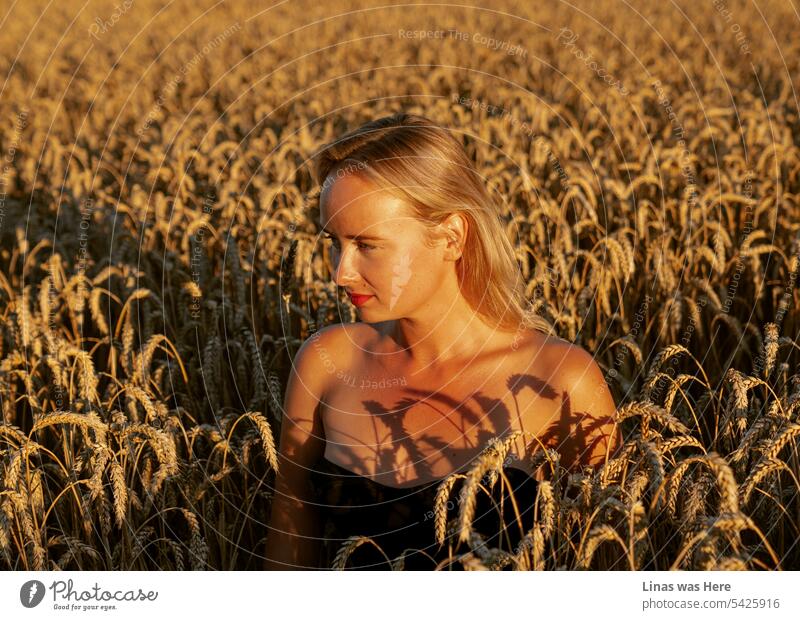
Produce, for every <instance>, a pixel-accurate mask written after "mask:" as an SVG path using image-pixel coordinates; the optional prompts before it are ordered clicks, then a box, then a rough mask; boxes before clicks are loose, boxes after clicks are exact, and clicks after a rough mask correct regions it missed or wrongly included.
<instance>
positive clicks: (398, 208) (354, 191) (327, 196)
mask: <svg viewBox="0 0 800 620" xmlns="http://www.w3.org/2000/svg"><path fill="white" fill-rule="evenodd" d="M410 216H411V212H410V209H409V208H408V205H407V203H406V202H405V201H403V200H401V199H400V198H398V197H396V196H394V195H392V194H390V193H389V192H387V191H385V190H383V189H381V188H378V187H377V186H375V185H374V184H373V183H370V182H368V181H365V180H363V179H361V178H359V177H358V176H356V175H353V174H351V175H347V176H345V177H342V178H339V179H336V180H335V181H334V182H333V183H332V184H330V185H329V186H327V187H325V188H324V189H323V191H322V194H321V195H320V224H321V225H322V226H323V227H324V228H328V227H329V225H330V224H333V223H336V225H340V224H348V223H362V224H367V225H370V224H376V225H377V224H381V223H383V222H391V221H402V220H407V218H409V217H410Z"/></svg>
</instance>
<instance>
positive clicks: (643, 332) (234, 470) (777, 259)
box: [0, 0, 800, 570]
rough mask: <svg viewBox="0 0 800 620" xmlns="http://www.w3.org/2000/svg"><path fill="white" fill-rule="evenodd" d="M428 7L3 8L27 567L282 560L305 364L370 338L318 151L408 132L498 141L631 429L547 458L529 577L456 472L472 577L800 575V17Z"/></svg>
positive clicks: (441, 498) (10, 406) (496, 169)
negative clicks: (273, 514)
mask: <svg viewBox="0 0 800 620" xmlns="http://www.w3.org/2000/svg"><path fill="white" fill-rule="evenodd" d="M414 4H415V5H414V6H411V5H409V4H402V5H399V4H398V5H393V4H391V3H386V2H338V1H337V2H332V3H330V4H324V3H312V2H305V1H304V0H303V1H299V2H288V3H287V2H278V3H276V4H275V5H274V6H266V5H265V6H256V5H255V4H252V5H251V4H250V3H246V2H225V3H212V2H209V1H199V2H197V1H195V2H188V1H186V0H176V1H175V2H171V3H169V4H166V3H162V2H156V1H154V0H133V1H131V0H126V2H125V3H119V4H117V5H114V4H112V3H110V2H89V3H88V4H84V3H79V2H64V3H60V4H56V5H55V6H49V5H46V4H45V3H44V2H25V3H15V4H14V5H13V6H11V7H8V6H6V7H5V8H3V9H2V11H0V14H2V16H1V17H0V20H2V23H1V25H0V28H1V29H2V33H3V36H2V37H0V65H2V78H3V85H2V96H0V118H2V127H1V128H0V141H1V145H2V146H1V148H0V157H2V164H3V174H2V187H0V190H2V191H1V193H0V199H1V200H2V202H1V203H0V241H1V243H0V317H2V318H1V319H0V399H2V424H0V481H2V486H0V489H1V490H0V568H3V569H6V570H31V569H34V570H40V569H49V570H60V569H96V570H120V569H122V570H144V569H158V568H161V569H167V570H183V569H212V568H213V569H222V570H231V569H254V570H258V569H260V568H261V564H262V558H263V555H264V544H265V540H266V535H267V528H266V523H267V522H268V517H269V507H270V500H271V489H272V486H273V482H274V475H275V466H276V464H277V457H276V440H277V437H278V436H279V429H280V424H281V402H282V399H283V391H284V388H285V384H286V380H287V378H288V373H289V369H290V367H291V360H292V357H293V356H294V354H295V353H296V351H297V349H298V347H299V345H300V344H301V343H302V342H303V341H304V340H305V339H306V338H307V337H308V336H309V335H310V333H311V331H312V330H313V329H315V328H319V327H320V326H323V325H328V324H332V323H335V322H349V321H353V320H355V314H354V311H353V308H352V307H351V306H350V305H349V303H348V302H347V301H346V298H345V297H344V296H341V297H340V296H339V295H340V292H338V291H337V289H336V287H335V285H334V284H333V283H332V282H331V278H330V273H329V271H328V268H329V257H328V255H327V253H326V252H325V251H324V248H323V247H322V245H321V243H320V239H319V237H318V235H319V230H318V225H317V224H316V222H315V220H316V215H315V210H316V209H317V207H318V200H317V199H318V196H319V187H318V186H317V185H316V184H315V182H314V181H313V178H312V174H311V166H310V158H311V157H312V156H313V155H314V153H315V150H316V149H318V148H319V147H320V146H321V145H322V144H324V143H325V142H327V141H329V140H331V139H333V138H334V137H335V136H336V135H338V134H340V133H342V132H343V131H345V130H347V129H350V128H352V127H354V126H357V125H359V124H361V123H363V122H365V121H367V120H369V119H372V118H376V117H378V116H384V115H386V114H390V113H393V112H396V111H400V110H402V111H406V112H412V113H418V114H423V115H425V116H427V117H429V118H431V119H432V120H435V121H437V122H439V123H441V124H443V125H445V126H447V127H449V128H451V130H453V132H454V135H456V136H457V137H458V138H459V140H461V141H462V142H463V144H464V145H465V147H466V149H467V151H468V152H469V154H470V156H471V157H472V158H473V160H474V161H475V163H476V165H477V166H478V169H479V171H480V172H481V174H482V175H484V176H485V178H486V182H487V185H488V187H489V188H490V190H491V193H492V196H493V197H494V198H495V200H496V202H497V204H498V208H499V212H500V215H501V217H502V218H504V221H505V222H506V223H507V230H508V234H509V235H511V236H512V238H513V239H514V241H515V244H516V248H517V250H518V259H519V265H520V269H521V272H522V275H523V277H524V279H525V282H526V283H527V291H526V292H527V295H528V297H529V299H531V300H532V301H533V302H534V304H535V305H534V307H535V308H536V310H537V312H538V313H540V314H541V315H542V316H544V317H546V318H547V319H549V320H550V321H551V322H552V323H553V324H554V326H555V329H556V332H557V334H558V335H559V336H561V337H562V338H564V339H566V340H569V341H571V342H575V343H577V344H579V345H581V346H582V347H584V348H586V349H587V350H588V351H590V352H591V353H592V354H593V355H594V357H595V359H596V361H597V362H598V364H599V365H600V367H601V368H602V369H603V371H604V372H605V375H606V378H607V381H608V383H609V386H610V387H611V389H612V391H613V394H614V398H615V401H616V403H617V404H618V407H619V408H618V412H617V414H616V415H617V422H618V423H619V425H620V428H621V430H622V432H623V437H624V446H623V447H622V450H621V453H620V454H619V456H618V457H617V458H614V459H613V460H611V461H609V462H607V463H606V464H605V465H604V466H603V467H601V468H600V469H599V470H597V471H596V472H591V471H585V472H582V473H575V472H567V471H565V470H564V468H563V467H561V466H560V464H559V456H558V454H557V453H556V452H555V451H552V450H545V451H539V452H537V453H536V454H535V455H534V457H533V458H534V459H537V460H538V461H537V462H538V464H540V465H541V466H542V471H543V472H544V473H543V475H544V481H543V482H542V483H541V484H540V486H539V491H538V498H537V500H536V506H535V511H536V525H535V527H534V528H533V529H532V530H531V531H529V532H527V533H526V534H525V538H524V543H525V544H522V545H520V546H519V547H518V549H517V552H516V553H514V554H509V553H507V552H504V551H501V550H500V549H493V548H492V547H491V546H489V545H486V544H484V541H482V540H481V539H480V536H479V535H477V533H476V532H473V531H472V530H471V528H470V524H471V520H472V517H473V516H474V515H473V514H471V510H470V506H473V507H474V497H472V498H471V499H470V498H468V500H467V501H466V502H464V503H463V505H462V506H461V508H460V510H459V514H458V515H457V517H455V518H454V519H453V520H452V521H450V522H448V521H447V511H446V510H445V509H444V506H445V504H446V503H447V501H448V489H449V488H450V487H451V486H452V482H453V481H452V480H449V481H448V480H446V481H445V482H444V483H443V484H442V485H441V487H440V488H439V495H438V496H437V501H436V506H433V507H431V508H432V509H435V511H436V528H437V536H439V537H440V539H443V538H444V536H445V534H446V532H447V530H448V529H450V530H451V531H453V532H456V533H457V534H458V536H457V537H456V538H455V540H457V543H458V546H457V547H456V548H455V549H454V552H455V554H456V557H457V559H458V562H459V563H460V564H461V566H462V567H463V568H464V569H466V570H486V569H489V570H501V569H502V570H511V569H515V570H555V569H568V570H579V569H614V570H632V569H635V570H649V569H658V570H665V569H703V570H710V569H715V570H720V569H721V570H738V569H754V570H759V569H766V570H775V569H782V570H783V569H795V570H797V569H800V547H798V545H797V542H798V540H799V539H800V531H798V528H800V498H799V497H798V493H799V492H800V481H799V480H798V477H800V462H799V461H798V440H799V439H800V354H799V353H798V349H800V342H798V340H799V339H798V335H799V334H800V310H799V308H800V291H798V282H797V280H798V271H800V149H799V148H798V142H799V141H800V121H799V120H798V112H799V108H798V98H797V97H798V95H797V92H798V87H800V83H798V79H797V76H798V75H800V67H798V59H800V39H798V38H797V37H796V35H795V32H794V30H796V28H795V25H796V23H797V19H798V18H797V15H796V14H795V12H794V10H793V9H792V5H791V4H790V3H779V2H759V3H758V5H755V4H752V3H751V4H745V3H740V2H734V1H733V0H726V2H722V0H715V1H714V2H709V3H702V6H701V5H700V4H698V3H692V2H688V1H681V2H677V3H645V6H644V7H637V8H633V7H630V6H627V5H624V4H620V3H615V2H608V1H606V0H600V1H598V2H591V3H589V2H579V3H577V4H572V5H567V4H557V3H552V4H546V5H541V6H539V4H538V3H515V2H510V1H509V2H492V3H491V7H489V6H488V5H489V3H483V5H481V4H479V3H475V2H466V3H458V4H451V5H448V4H438V5H433V4H431V5H425V4H424V3H414ZM429 32H430V33H433V34H431V35H430V36H429V34H428V33H429ZM436 32H439V33H442V34H441V36H437V35H436V34H435V33H436ZM409 33H410V34H409ZM793 80H794V81H793ZM509 441H510V440H509V438H496V440H495V441H493V442H491V443H490V444H489V445H488V446H487V447H486V451H485V453H484V455H483V458H482V459H481V460H480V462H479V463H477V464H476V466H475V470H474V471H473V473H472V474H470V476H471V478H470V481H471V482H470V485H468V487H469V488H470V489H472V493H473V494H474V493H478V492H480V488H479V487H480V484H479V483H478V480H479V479H480V478H481V476H484V475H485V474H486V473H487V472H488V473H489V474H490V476H489V478H490V483H497V478H498V476H499V473H500V470H501V468H502V463H503V458H504V456H505V454H506V453H507V451H508V447H509ZM364 542H365V541H364V540H363V539H358V538H356V539H354V540H351V541H348V542H347V543H346V544H345V545H344V546H343V548H342V550H341V552H340V553H339V555H338V556H337V562H336V565H335V566H334V567H335V568H346V567H347V559H348V556H349V554H350V553H351V552H352V551H353V549H354V548H355V547H357V546H358V545H360V544H363V543H364ZM402 567H403V558H402V557H400V558H394V559H393V568H395V569H398V570H401V569H402Z"/></svg>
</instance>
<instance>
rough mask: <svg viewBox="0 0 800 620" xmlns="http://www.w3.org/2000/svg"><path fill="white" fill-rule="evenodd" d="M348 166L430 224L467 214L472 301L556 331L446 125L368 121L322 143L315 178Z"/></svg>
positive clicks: (461, 268) (516, 321) (489, 313)
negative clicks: (530, 293) (536, 305)
mask: <svg viewBox="0 0 800 620" xmlns="http://www.w3.org/2000/svg"><path fill="white" fill-rule="evenodd" d="M343 166H346V167H347V169H348V170H347V171H348V172H352V173H354V174H363V175H365V176H366V177H367V178H368V179H369V180H371V181H372V182H374V183H376V185H378V186H379V187H381V188H382V189H385V190H387V191H389V192H390V193H392V194H393V195H394V196H396V197H398V198H400V199H402V200H404V201H406V202H407V203H409V204H410V205H411V206H412V208H413V210H414V215H415V217H416V218H417V219H418V220H419V221H420V222H421V223H422V224H423V225H424V226H426V228H427V230H428V231H431V230H432V229H433V228H434V227H435V226H437V225H438V224H440V223H442V222H443V221H444V220H445V219H446V218H447V217H448V216H449V215H451V214H454V213H459V214H462V215H463V216H464V217H465V218H466V219H467V222H468V224H469V226H468V230H467V235H466V240H465V243H464V247H463V249H462V255H461V257H460V258H459V259H458V261H457V262H456V270H457V275H458V280H459V285H460V288H461V292H462V294H463V295H464V298H465V299H466V300H467V303H469V305H470V307H471V308H473V310H475V312H476V313H478V314H479V315H481V316H482V317H483V318H484V319H485V320H486V321H487V322H488V324H489V325H493V326H495V327H497V328H504V329H517V330H520V329H523V328H525V327H529V328H532V329H536V330H538V331H541V332H544V333H551V332H552V330H553V326H552V324H551V323H550V322H549V321H548V320H547V319H545V318H544V317H542V316H539V315H538V314H536V312H534V311H533V310H532V308H531V306H530V303H529V302H528V300H527V299H526V298H525V291H524V285H523V283H522V281H521V273H520V270H519V265H518V264H517V261H516V257H515V254H514V248H513V246H512V244H511V241H510V240H509V238H508V236H507V234H506V232H505V227H504V226H503V225H502V224H501V219H500V217H499V214H498V210H497V208H496V206H495V204H494V203H493V201H492V198H491V197H490V195H489V192H488V191H487V189H486V186H485V183H484V181H483V179H482V178H481V176H480V174H479V173H478V171H477V170H476V168H475V166H474V165H473V164H472V162H471V161H470V159H469V157H468V155H467V153H466V151H465V150H464V147H463V146H462V145H461V144H460V143H459V142H458V141H457V140H456V139H455V138H454V137H453V136H452V135H451V134H450V132H449V131H448V130H447V129H445V128H444V127H441V126H439V125H437V124H436V123H434V122H433V121H431V120H429V119H427V118H425V117H423V116H419V115H415V114H404V113H398V114H394V115H392V116H386V117H384V118H380V119H377V120H373V121H370V122H368V123H366V124H364V125H362V126H361V127H359V128H357V129H355V130H353V131H350V132H348V133H346V134H345V135H343V136H341V137H340V138H337V139H336V140H334V141H333V142H330V143H329V144H326V145H325V146H323V147H322V149H321V150H320V152H319V153H318V154H317V155H316V157H315V162H314V167H315V174H316V178H317V183H319V184H320V186H323V185H324V184H325V182H326V179H327V177H328V175H329V174H330V173H331V172H335V171H341V169H342V167H343ZM431 238H432V237H430V236H429V239H431Z"/></svg>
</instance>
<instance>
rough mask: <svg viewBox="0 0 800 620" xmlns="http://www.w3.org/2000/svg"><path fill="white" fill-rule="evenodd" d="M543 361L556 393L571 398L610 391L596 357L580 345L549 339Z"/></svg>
mask: <svg viewBox="0 0 800 620" xmlns="http://www.w3.org/2000/svg"><path fill="white" fill-rule="evenodd" d="M541 358H542V362H543V363H544V367H545V368H547V369H548V374H549V375H550V376H549V377H548V379H549V380H550V381H551V382H552V383H553V386H554V387H555V388H556V389H560V390H561V391H565V392H567V393H568V394H570V395H572V396H582V395H584V393H586V392H598V393H600V392H602V391H608V384H607V383H606V381H605V378H604V377H603V371H602V370H601V369H600V366H599V365H598V364H597V361H595V359H594V356H593V355H592V354H591V353H589V352H588V351H587V350H586V349H584V348H583V347H581V346H579V345H577V344H573V343H571V342H568V341H566V340H564V339H563V338H557V337H549V340H548V341H547V343H546V345H545V346H544V347H543V350H542V353H541Z"/></svg>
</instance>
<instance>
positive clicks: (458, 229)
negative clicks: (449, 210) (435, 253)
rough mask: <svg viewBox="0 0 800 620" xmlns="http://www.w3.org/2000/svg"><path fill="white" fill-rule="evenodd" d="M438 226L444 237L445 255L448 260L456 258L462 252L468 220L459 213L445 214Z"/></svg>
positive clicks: (467, 229)
mask: <svg viewBox="0 0 800 620" xmlns="http://www.w3.org/2000/svg"><path fill="white" fill-rule="evenodd" d="M440 226H441V227H442V234H443V235H444V239H445V257H446V258H448V259H450V260H454V261H455V260H458V259H459V258H461V255H462V254H463V252H464V246H465V244H466V242H467V232H468V231H469V222H467V218H466V217H465V216H464V215H462V214H461V213H453V214H451V215H448V216H447V219H445V220H444V221H443V222H442V223H441V224H440Z"/></svg>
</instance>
